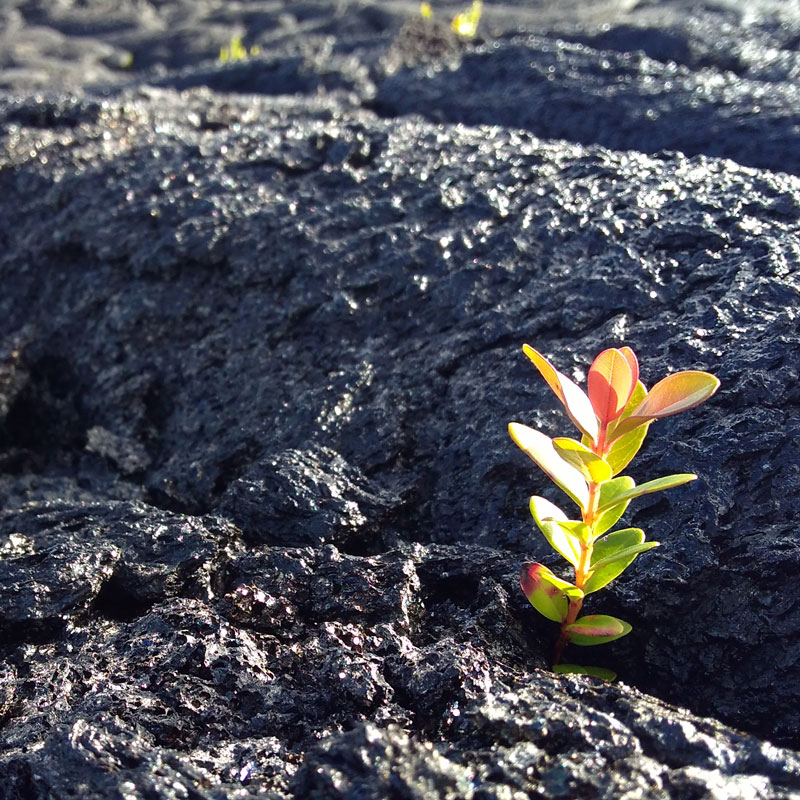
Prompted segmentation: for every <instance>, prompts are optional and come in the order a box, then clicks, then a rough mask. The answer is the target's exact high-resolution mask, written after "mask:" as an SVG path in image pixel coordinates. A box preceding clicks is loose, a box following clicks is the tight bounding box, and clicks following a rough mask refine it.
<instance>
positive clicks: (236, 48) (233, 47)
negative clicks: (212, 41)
mask: <svg viewBox="0 0 800 800" xmlns="http://www.w3.org/2000/svg"><path fill="white" fill-rule="evenodd" d="M260 52H261V48H260V47H259V46H258V45H253V46H252V47H251V48H250V49H249V50H248V49H247V48H246V47H245V46H244V45H243V44H242V37H241V36H231V40H230V42H229V43H228V45H227V46H226V47H220V49H219V62H220V64H225V63H227V62H228V61H244V60H245V59H246V58H247V57H248V56H257V55H258V54H259V53H260Z"/></svg>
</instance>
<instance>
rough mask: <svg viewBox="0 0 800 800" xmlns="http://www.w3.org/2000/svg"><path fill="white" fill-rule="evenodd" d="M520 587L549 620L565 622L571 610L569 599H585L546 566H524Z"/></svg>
mask: <svg viewBox="0 0 800 800" xmlns="http://www.w3.org/2000/svg"><path fill="white" fill-rule="evenodd" d="M519 585H520V588H521V589H522V593H523V594H524V595H525V597H527V598H528V601H529V602H530V604H531V605H532V606H533V607H534V608H535V609H536V610H537V611H538V612H539V613H540V614H541V615H542V616H543V617H547V619H550V620H552V621H553V622H563V621H564V620H565V619H566V617H567V611H568V610H569V597H570V596H574V597H576V598H578V597H583V592H582V591H581V590H580V589H579V588H578V587H577V586H574V585H573V584H571V583H569V582H568V581H564V580H561V578H558V577H556V576H555V575H553V573H552V572H551V571H550V570H549V569H547V567H546V566H544V564H535V563H534V564H523V565H522V570H521V571H520V573H519Z"/></svg>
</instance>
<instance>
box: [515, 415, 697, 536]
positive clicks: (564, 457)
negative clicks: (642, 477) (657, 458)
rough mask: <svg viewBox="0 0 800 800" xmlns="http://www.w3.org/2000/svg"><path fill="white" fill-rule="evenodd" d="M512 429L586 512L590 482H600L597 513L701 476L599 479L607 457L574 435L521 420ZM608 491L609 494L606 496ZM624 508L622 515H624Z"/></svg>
mask: <svg viewBox="0 0 800 800" xmlns="http://www.w3.org/2000/svg"><path fill="white" fill-rule="evenodd" d="M508 432H509V434H510V435H511V438H512V439H513V440H514V442H515V443H516V445H517V446H518V447H519V448H520V450H522V452H523V453H525V454H526V455H527V456H528V457H529V458H530V459H531V460H532V461H534V462H535V463H536V464H537V465H538V466H539V467H540V468H541V469H542V471H543V472H544V473H545V474H546V475H547V477H548V478H550V480H551V481H553V483H555V484H556V486H558V487H559V489H561V490H562V491H564V492H565V493H566V494H567V495H569V497H570V498H571V499H572V500H573V501H574V502H575V503H576V504H577V505H578V506H579V507H580V509H581V512H583V513H584V514H588V513H589V484H590V483H594V484H598V485H599V487H600V499H599V503H598V505H597V507H596V509H594V512H593V516H594V517H597V515H603V514H604V513H606V512H608V511H610V510H611V509H612V508H615V507H616V506H618V505H620V504H622V503H625V504H626V505H627V503H629V502H630V501H631V500H633V499H634V498H636V497H640V496H641V495H644V494H651V493H652V492H659V491H663V490H664V489H671V488H673V487H675V486H680V485H681V484H683V483H688V482H689V481H693V480H695V479H696V478H697V476H696V475H693V474H691V473H680V474H676V475H667V476H665V477H663V478H657V479H656V480H653V481H648V482H647V483H643V484H641V485H640V486H636V485H635V484H634V482H633V478H628V477H626V476H620V477H619V478H613V479H612V478H610V476H609V478H605V477H603V478H602V479H601V480H597V477H599V476H605V475H607V474H608V471H607V470H606V469H604V468H603V467H602V464H605V461H604V460H603V459H602V458H600V457H599V456H595V455H594V454H593V453H592V452H591V451H589V450H588V448H586V447H584V446H583V445H581V443H580V442H576V441H574V440H573V439H550V437H548V436H545V435H544V434H543V433H541V432H540V431H537V430H534V429H533V428H529V427H528V426H527V425H523V424H521V423H519V422H511V423H509V426H508ZM592 459H593V460H592ZM576 464H577V465H578V466H576ZM587 478H588V480H587ZM604 491H605V496H603V492H604ZM624 511H625V509H624V508H622V509H621V510H620V513H619V516H622V513H623V512H624ZM619 516H618V517H617V518H616V519H615V520H614V521H613V522H611V525H613V524H614V522H616V520H617V519H619ZM609 527H610V526H609ZM605 530H608V528H605Z"/></svg>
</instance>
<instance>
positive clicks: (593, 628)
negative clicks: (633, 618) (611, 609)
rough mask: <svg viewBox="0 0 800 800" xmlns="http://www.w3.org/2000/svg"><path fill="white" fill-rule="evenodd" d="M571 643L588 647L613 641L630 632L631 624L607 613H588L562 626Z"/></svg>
mask: <svg viewBox="0 0 800 800" xmlns="http://www.w3.org/2000/svg"><path fill="white" fill-rule="evenodd" d="M564 632H565V633H566V634H567V635H568V636H569V641H570V643H571V644H577V645H581V646H582V647H588V646H590V645H595V644H605V643H606V642H613V641H614V640H615V639H619V638H621V637H622V636H625V635H626V634H628V633H630V632H631V626H630V625H629V624H628V623H627V622H624V621H623V620H621V619H617V618H616V617H610V616H608V615H607V614H590V615H589V616H588V617H580V618H579V619H576V620H575V622H573V623H572V624H571V625H567V626H566V627H565V628H564Z"/></svg>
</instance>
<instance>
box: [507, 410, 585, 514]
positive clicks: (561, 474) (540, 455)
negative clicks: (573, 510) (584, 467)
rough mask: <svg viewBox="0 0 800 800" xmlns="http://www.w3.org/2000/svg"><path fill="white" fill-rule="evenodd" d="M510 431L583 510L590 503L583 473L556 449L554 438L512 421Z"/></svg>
mask: <svg viewBox="0 0 800 800" xmlns="http://www.w3.org/2000/svg"><path fill="white" fill-rule="evenodd" d="M508 432H509V434H510V435H511V438H512V439H513V440H514V442H515V443H516V445H517V446H518V447H519V448H520V449H521V450H522V452H523V453H525V454H526V455H527V456H528V457H529V458H531V459H532V460H533V461H534V462H535V463H536V464H537V465H538V466H539V467H540V468H541V469H542V470H543V471H544V473H545V474H546V475H547V477H548V478H550V480H551V481H553V483H555V485H556V486H558V487H559V489H562V490H563V491H565V492H566V493H567V494H568V495H569V496H570V498H571V499H572V500H573V501H574V502H575V503H577V504H578V505H579V506H580V508H581V510H582V511H586V507H587V506H588V504H589V487H588V486H587V485H586V481H585V480H584V478H583V475H581V473H580V472H579V471H578V470H577V469H575V467H573V466H572V465H571V464H568V463H567V462H566V461H564V459H563V458H561V456H560V455H559V454H558V453H557V452H556V451H555V448H554V447H553V442H552V440H551V439H550V438H549V437H548V436H545V435H544V434H543V433H540V432H539V431H536V430H534V429H533V428H529V427H528V426H527V425H521V424H520V423H519V422H512V423H511V424H510V425H509V426H508Z"/></svg>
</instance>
